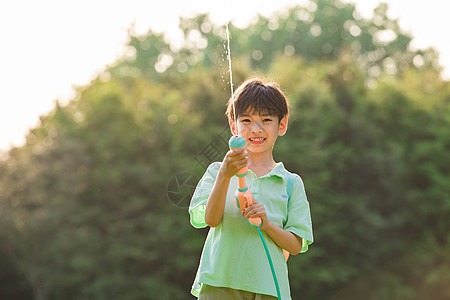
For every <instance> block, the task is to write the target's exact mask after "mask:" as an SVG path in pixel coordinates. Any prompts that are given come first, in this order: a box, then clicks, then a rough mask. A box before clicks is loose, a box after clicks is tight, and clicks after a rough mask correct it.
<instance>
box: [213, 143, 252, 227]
mask: <svg viewBox="0 0 450 300" xmlns="http://www.w3.org/2000/svg"><path fill="white" fill-rule="evenodd" d="M247 161H248V159H247V152H246V151H245V150H244V149H242V148H241V149H234V150H230V151H228V152H227V154H226V155H225V158H224V160H223V162H222V165H221V167H220V170H219V173H218V174H217V177H216V181H215V183H214V186H213V189H212V191H211V194H210V195H209V198H208V201H207V202H206V208H205V223H206V224H207V225H208V226H210V227H216V226H217V225H219V223H220V221H221V220H222V217H223V211H224V209H225V202H226V198H227V192H228V186H229V185H230V180H231V177H233V176H234V175H236V174H237V172H239V170H241V169H242V168H244V167H245V166H246V165H247Z"/></svg>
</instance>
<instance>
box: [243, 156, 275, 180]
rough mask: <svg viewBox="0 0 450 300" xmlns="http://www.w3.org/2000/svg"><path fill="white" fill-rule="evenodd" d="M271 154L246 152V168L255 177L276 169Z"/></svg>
mask: <svg viewBox="0 0 450 300" xmlns="http://www.w3.org/2000/svg"><path fill="white" fill-rule="evenodd" d="M276 165H277V164H276V162H275V161H274V159H273V156H272V152H270V153H252V152H248V168H249V169H250V170H252V171H253V172H254V173H255V174H256V175H257V176H263V175H265V174H267V173H269V172H270V171H271V170H272V169H273V168H275V167H276Z"/></svg>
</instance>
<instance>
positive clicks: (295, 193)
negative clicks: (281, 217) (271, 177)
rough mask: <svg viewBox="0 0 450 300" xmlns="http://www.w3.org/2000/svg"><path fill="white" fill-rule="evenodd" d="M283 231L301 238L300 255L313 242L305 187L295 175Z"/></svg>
mask: <svg viewBox="0 0 450 300" xmlns="http://www.w3.org/2000/svg"><path fill="white" fill-rule="evenodd" d="M283 229H285V230H287V231H290V232H292V233H294V234H295V235H297V236H299V237H301V238H302V239H303V240H304V242H303V247H302V250H301V251H300V253H303V252H306V251H307V250H308V246H309V245H311V244H312V243H313V241H314V239H313V232H312V222H311V212H310V208H309V202H308V200H307V198H306V192H305V187H304V185H303V181H302V179H301V178H300V176H298V175H296V176H295V180H294V185H293V188H292V193H291V197H290V198H289V202H288V217H287V220H286V223H285V225H284V227H283Z"/></svg>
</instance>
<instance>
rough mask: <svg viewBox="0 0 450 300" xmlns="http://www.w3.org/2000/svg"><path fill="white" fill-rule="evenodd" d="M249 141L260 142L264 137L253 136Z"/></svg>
mask: <svg viewBox="0 0 450 300" xmlns="http://www.w3.org/2000/svg"><path fill="white" fill-rule="evenodd" d="M249 140H250V142H253V143H262V142H264V141H265V140H266V138H263V137H253V138H249Z"/></svg>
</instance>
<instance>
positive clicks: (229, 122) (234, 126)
mask: <svg viewBox="0 0 450 300" xmlns="http://www.w3.org/2000/svg"><path fill="white" fill-rule="evenodd" d="M228 124H230V129H231V133H232V134H233V135H236V123H235V122H234V119H232V118H229V119H228Z"/></svg>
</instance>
